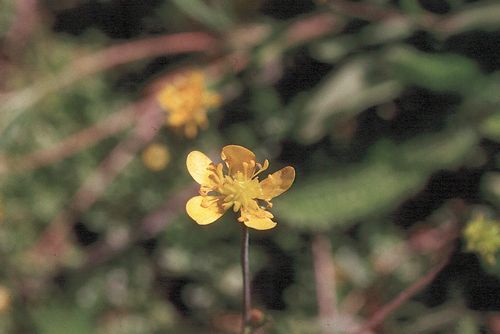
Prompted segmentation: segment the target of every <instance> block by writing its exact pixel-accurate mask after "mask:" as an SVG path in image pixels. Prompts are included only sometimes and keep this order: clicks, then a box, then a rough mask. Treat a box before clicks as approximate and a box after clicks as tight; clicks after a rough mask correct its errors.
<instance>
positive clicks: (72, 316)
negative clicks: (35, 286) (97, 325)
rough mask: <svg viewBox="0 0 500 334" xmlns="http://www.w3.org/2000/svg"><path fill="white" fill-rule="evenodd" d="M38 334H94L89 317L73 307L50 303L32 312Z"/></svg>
mask: <svg viewBox="0 0 500 334" xmlns="http://www.w3.org/2000/svg"><path fill="white" fill-rule="evenodd" d="M33 318H34V321H35V326H36V327H37V333H39V334H67V333H71V334H88V333H93V332H94V326H93V324H92V321H91V317H90V316H89V315H88V314H87V313H85V312H83V311H82V310H81V309H78V308H77V307H75V306H74V305H66V304H64V303H58V302H52V303H51V304H49V305H45V306H43V307H40V308H38V309H36V310H35V311H34V314H33Z"/></svg>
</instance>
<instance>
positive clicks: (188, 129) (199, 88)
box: [157, 71, 221, 138]
mask: <svg viewBox="0 0 500 334" xmlns="http://www.w3.org/2000/svg"><path fill="white" fill-rule="evenodd" d="M157 99H158V103H159V104H160V106H161V107H162V108H163V109H164V110H165V111H166V112H167V119H166V122H167V125H168V126H170V127H173V128H176V129H180V130H181V131H183V132H184V134H185V135H186V137H188V138H194V137H195V136H196V134H197V133H198V128H199V127H201V128H205V127H206V126H207V125H208V119H207V109H210V108H214V107H217V106H218V105H220V100H221V98H220V95H219V94H216V93H213V92H210V91H208V90H207V87H206V84H205V76H204V74H203V73H202V72H201V71H192V72H190V73H188V74H187V75H183V76H179V77H178V78H176V79H175V80H174V81H173V83H171V84H168V85H166V86H165V87H164V88H163V89H162V90H161V91H160V92H159V94H158V96H157Z"/></svg>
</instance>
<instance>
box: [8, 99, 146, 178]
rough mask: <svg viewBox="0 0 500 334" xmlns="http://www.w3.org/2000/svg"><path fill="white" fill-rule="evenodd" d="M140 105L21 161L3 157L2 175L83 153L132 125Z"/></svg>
mask: <svg viewBox="0 0 500 334" xmlns="http://www.w3.org/2000/svg"><path fill="white" fill-rule="evenodd" d="M141 103H144V102H143V101H141V102H140V103H137V104H133V105H131V106H129V107H127V108H125V109H124V110H121V111H119V112H116V113H114V114H112V115H110V116H108V117H106V118H105V119H103V120H100V121H98V122H97V123H96V124H94V125H92V126H90V127H88V128H85V129H83V130H81V131H80V132H77V133H75V134H72V135H70V136H69V137H67V138H65V139H63V140H62V141H61V142H59V143H57V144H55V145H54V146H52V147H48V148H45V149H41V150H39V151H35V152H33V153H29V154H27V155H25V156H21V157H18V158H10V159H8V158H6V157H0V162H1V163H2V166H0V171H1V172H9V173H21V172H26V171H30V170H34V169H37V168H41V167H44V166H48V165H50V164H53V163H55V162H57V161H60V160H62V159H64V158H66V157H68V156H71V155H73V154H75V153H77V152H79V151H82V150H84V149H86V148H88V147H90V146H92V145H95V144H97V143H98V142H99V141H101V140H103V139H106V138H108V137H110V136H112V135H114V134H117V133H118V132H120V131H122V130H124V129H126V128H127V127H129V126H130V125H132V123H133V121H134V119H135V118H136V116H137V110H138V109H139V110H140V109H142V106H141Z"/></svg>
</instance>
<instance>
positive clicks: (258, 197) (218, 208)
mask: <svg viewBox="0 0 500 334" xmlns="http://www.w3.org/2000/svg"><path fill="white" fill-rule="evenodd" d="M221 158H222V160H223V161H224V163H225V165H226V167H227V173H226V171H225V168H224V166H223V164H222V163H219V164H217V165H216V164H215V163H213V162H212V160H210V158H208V157H207V156H206V155H205V154H203V153H201V152H199V151H193V152H191V153H189V155H188V156H187V161H186V165H187V169H188V171H189V174H191V176H192V177H193V179H194V180H195V181H196V182H198V183H199V184H200V185H201V187H200V196H195V197H193V198H191V199H190V200H189V201H188V202H187V203H186V211H187V213H188V215H189V216H190V217H191V218H192V219H193V220H195V221H196V222H197V223H198V224H200V225H207V224H211V223H213V222H214V221H216V220H217V219H219V218H220V217H221V216H222V215H223V214H224V213H225V212H226V211H227V210H228V209H229V208H232V209H233V211H234V212H238V211H239V212H240V217H239V218H238V221H239V222H241V223H243V224H245V225H246V226H247V227H250V228H254V229H256V230H268V229H271V228H273V227H275V226H276V223H275V222H274V221H273V220H272V218H273V217H274V216H273V215H272V214H271V213H270V212H269V211H267V210H266V207H265V206H262V204H266V206H267V208H271V207H272V204H271V200H272V199H273V198H274V197H276V196H278V195H281V194H282V193H283V192H285V191H286V190H288V188H290V186H291V185H292V183H293V180H294V179H295V169H293V167H291V166H287V167H285V168H283V169H281V170H279V171H277V172H275V173H273V174H270V175H269V176H268V177H267V178H266V179H264V180H263V181H260V182H259V179H258V177H257V176H258V175H259V174H260V173H262V172H263V171H265V170H266V169H267V168H268V167H269V161H268V160H265V161H264V163H263V164H260V163H258V162H256V161H255V154H253V152H252V151H250V150H248V149H246V148H244V147H242V146H238V145H228V146H225V147H224V148H223V149H222V153H221Z"/></svg>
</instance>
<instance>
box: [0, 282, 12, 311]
mask: <svg viewBox="0 0 500 334" xmlns="http://www.w3.org/2000/svg"><path fill="white" fill-rule="evenodd" d="M10 304H11V296H10V291H9V289H7V288H6V287H5V286H3V285H0V313H4V312H5V311H7V310H8V309H9V307H10Z"/></svg>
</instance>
